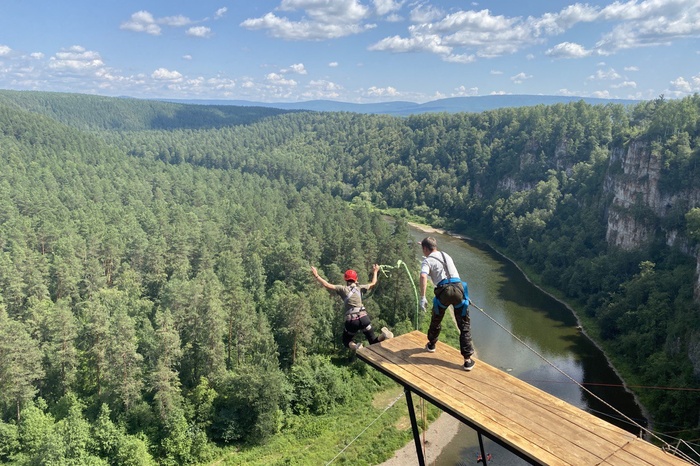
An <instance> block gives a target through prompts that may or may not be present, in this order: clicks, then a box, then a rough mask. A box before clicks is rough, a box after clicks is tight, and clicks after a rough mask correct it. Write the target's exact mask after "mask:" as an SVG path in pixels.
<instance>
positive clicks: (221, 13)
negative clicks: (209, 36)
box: [214, 7, 228, 19]
mask: <svg viewBox="0 0 700 466" xmlns="http://www.w3.org/2000/svg"><path fill="white" fill-rule="evenodd" d="M227 11H228V8H226V7H222V8H219V9H218V10H216V13H215V14H214V19H219V18H223V17H224V15H225V14H226V12H227Z"/></svg>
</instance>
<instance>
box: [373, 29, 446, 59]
mask: <svg viewBox="0 0 700 466" xmlns="http://www.w3.org/2000/svg"><path fill="white" fill-rule="evenodd" d="M368 50H371V51H376V50H380V51H390V52H395V53H406V52H430V53H435V54H438V55H445V56H447V55H449V54H450V53H451V52H452V48H451V47H448V46H446V45H444V44H443V43H442V40H441V38H440V36H438V35H435V34H432V35H427V34H426V35H424V34H416V35H414V36H413V37H411V38H403V37H400V36H393V37H386V38H384V39H382V40H380V41H379V42H377V43H376V44H374V45H370V46H369V47H368Z"/></svg>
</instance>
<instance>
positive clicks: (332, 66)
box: [328, 61, 338, 68]
mask: <svg viewBox="0 0 700 466" xmlns="http://www.w3.org/2000/svg"><path fill="white" fill-rule="evenodd" d="M328 66H330V67H331V68H337V67H338V62H337V61H332V62H330V63H329V64H328Z"/></svg>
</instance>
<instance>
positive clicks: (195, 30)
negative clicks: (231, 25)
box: [186, 26, 211, 38]
mask: <svg viewBox="0 0 700 466" xmlns="http://www.w3.org/2000/svg"><path fill="white" fill-rule="evenodd" d="M186 34H187V35H188V36H192V37H202V38H206V37H211V29H210V28H208V27H206V26H193V27H191V28H189V29H188V30H187V32H186Z"/></svg>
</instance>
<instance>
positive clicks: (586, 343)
mask: <svg viewBox="0 0 700 466" xmlns="http://www.w3.org/2000/svg"><path fill="white" fill-rule="evenodd" d="M411 235H412V236H413V237H414V238H415V239H416V240H417V241H419V240H421V239H422V238H424V237H425V236H427V234H426V233H425V232H424V231H422V230H420V229H418V228H415V227H411ZM430 236H433V237H435V238H436V239H437V241H438V248H439V249H441V250H443V251H445V252H446V253H448V254H450V255H451V256H452V258H453V259H454V262H455V265H456V266H457V269H458V270H459V272H460V275H461V277H462V279H464V280H465V281H467V283H468V285H469V296H470V298H471V300H472V302H473V303H474V304H475V305H476V306H478V307H479V308H481V309H483V311H484V312H485V313H486V314H488V315H489V316H490V317H491V318H493V319H494V320H496V321H497V322H499V323H500V324H501V325H502V326H503V327H505V328H506V329H507V330H508V331H509V332H511V333H512V334H514V335H516V336H517V337H518V338H519V339H520V340H522V341H523V342H525V343H527V345H528V346H529V347H530V348H532V349H529V348H527V347H526V346H525V345H524V344H523V343H521V342H519V341H517V340H516V339H515V338H513V337H512V336H511V335H510V334H509V333H508V332H506V331H505V330H503V329H502V328H500V327H499V326H498V325H496V324H495V323H494V322H493V321H492V320H491V319H489V318H488V317H487V316H486V315H485V314H484V313H482V312H480V311H479V310H477V309H475V308H474V307H470V309H471V311H470V315H471V318H472V336H473V339H474V345H475V347H476V350H477V354H478V360H482V361H485V362H487V363H489V364H491V365H492V366H495V367H498V368H500V369H502V370H504V371H507V372H508V373H510V374H511V375H513V376H515V377H517V378H519V379H521V380H524V381H526V382H528V383H530V384H531V385H534V386H536V387H538V388H539V389H541V390H544V391H546V392H548V393H551V394H552V395H555V396H556V397H558V398H560V399H562V400H565V401H567V402H568V403H570V404H572V405H574V406H577V407H579V408H581V409H584V410H586V411H588V412H590V413H592V414H594V415H596V416H598V417H600V418H602V419H604V420H606V421H608V422H611V423H613V424H616V425H618V426H619V427H621V428H623V429H626V430H628V431H630V432H633V433H635V434H638V433H639V428H638V427H636V426H635V425H634V424H632V423H630V422H629V421H627V420H625V419H624V418H623V417H622V416H620V414H618V413H617V412H615V410H613V409H611V408H609V407H608V406H606V404H605V403H601V402H600V401H599V400H597V399H596V398H595V397H593V396H591V395H590V394H589V393H587V392H586V391H585V390H583V389H581V388H580V387H579V386H578V385H577V384H575V383H574V382H572V381H571V380H570V379H569V378H567V377H566V376H565V375H563V374H562V373H560V372H559V371H557V370H556V369H555V368H554V367H552V365H550V364H548V363H547V362H546V361H544V360H543V359H542V358H541V357H540V356H538V355H537V354H536V353H535V352H537V353H539V354H540V355H541V356H543V357H544V358H546V359H547V361H549V362H551V363H552V364H553V365H554V366H556V367H557V368H559V369H560V370H561V371H563V372H564V373H566V374H568V376H569V377H571V378H572V379H574V380H575V381H577V382H578V383H580V384H582V385H583V386H585V387H586V388H588V389H589V390H590V391H591V392H593V393H595V395H597V396H598V397H600V398H601V399H602V400H604V401H605V402H606V403H608V404H610V405H611V406H613V407H614V408H615V409H617V410H619V411H621V412H622V413H624V414H625V415H626V416H627V417H629V418H630V419H633V420H634V421H636V422H638V423H639V424H642V425H646V420H645V419H644V416H643V414H642V410H641V409H640V407H639V406H638V405H637V404H636V402H635V400H634V397H633V396H632V395H631V394H630V393H629V392H627V391H626V390H625V389H624V388H623V387H622V381H621V380H620V378H619V377H618V376H617V374H616V373H615V371H614V370H613V369H612V368H611V366H610V365H609V363H608V361H607V359H606V357H605V355H604V354H603V353H602V351H600V349H599V348H598V347H597V346H596V345H595V344H593V342H591V341H590V339H588V338H587V337H586V336H585V335H584V334H583V333H582V332H581V331H580V330H579V329H578V323H577V320H576V316H575V315H574V314H573V313H572V311H571V310H570V309H569V308H567V307H566V306H565V305H564V304H563V303H561V302H560V301H558V300H556V299H554V298H553V297H551V296H550V295H548V294H547V293H545V292H543V291H542V290H540V289H539V288H537V287H536V286H534V285H533V284H532V283H530V282H529V281H528V280H527V278H526V277H525V276H524V275H523V273H522V272H521V271H520V270H519V269H518V268H517V267H516V266H515V265H514V264H513V263H512V262H510V261H508V260H507V259H505V258H503V257H502V256H500V255H499V254H497V253H496V252H495V251H493V250H492V249H491V248H489V247H488V246H485V245H482V244H479V243H476V242H473V241H470V240H466V239H461V238H457V237H454V236H450V235H446V234H440V233H430ZM416 247H417V248H418V247H419V246H416ZM447 321H448V319H447V318H446V322H447ZM478 360H477V366H476V368H475V369H474V370H479V367H478ZM484 441H485V450H486V452H487V453H491V454H492V456H493V460H492V461H491V462H489V464H493V465H521V464H528V463H526V462H525V461H523V460H521V459H519V458H517V457H516V456H515V455H513V454H512V453H510V452H508V451H507V450H505V449H503V448H502V447H500V446H499V445H497V444H495V443H494V442H491V441H490V440H489V439H488V438H486V437H484ZM477 453H478V441H477V436H476V433H475V432H474V431H473V430H472V429H470V428H469V427H467V426H465V425H462V426H461V427H460V429H459V431H458V433H457V435H456V436H455V437H454V439H453V440H452V441H451V442H450V443H449V444H448V445H447V447H446V448H444V449H443V450H442V452H441V453H440V455H439V456H438V457H437V458H436V459H430V464H435V465H436V466H440V465H445V466H446V465H450V466H454V465H471V464H481V463H476V457H477Z"/></svg>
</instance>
